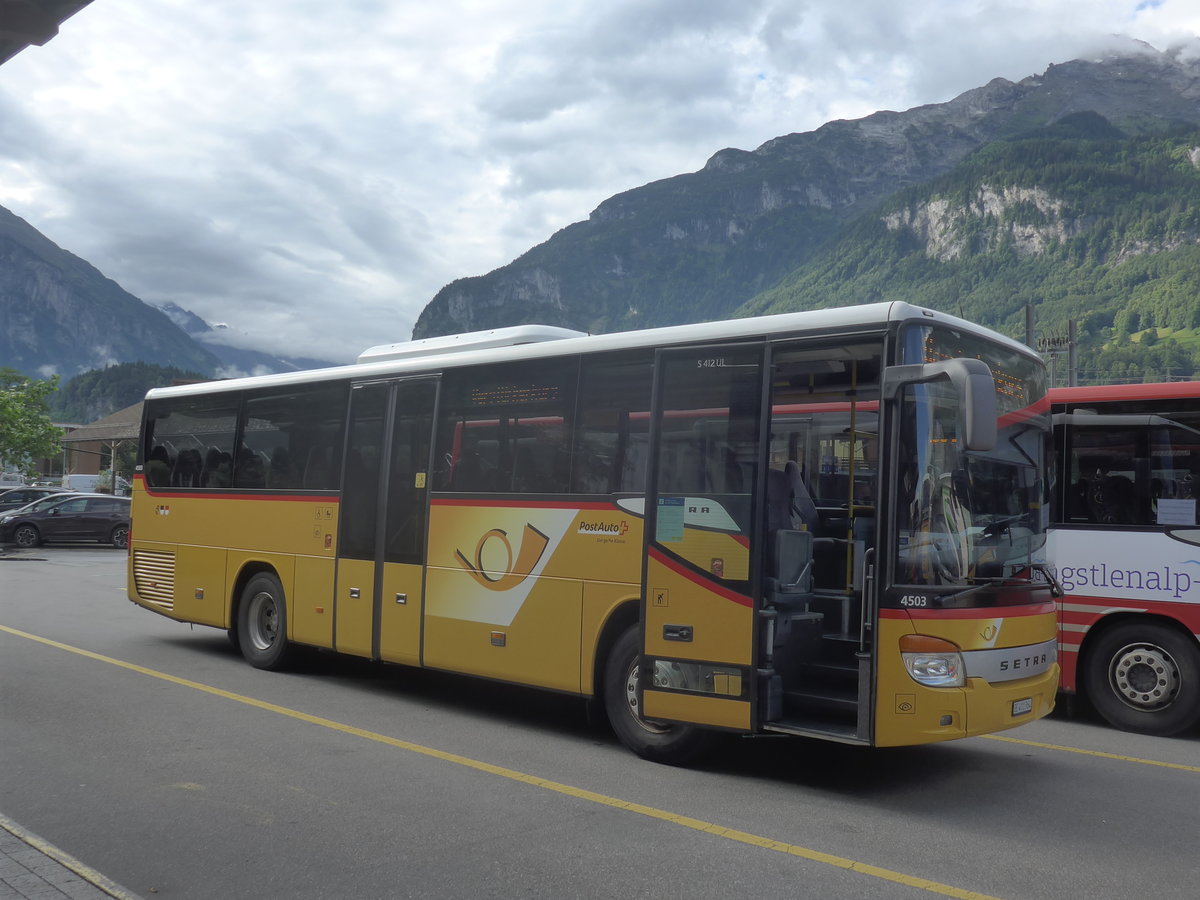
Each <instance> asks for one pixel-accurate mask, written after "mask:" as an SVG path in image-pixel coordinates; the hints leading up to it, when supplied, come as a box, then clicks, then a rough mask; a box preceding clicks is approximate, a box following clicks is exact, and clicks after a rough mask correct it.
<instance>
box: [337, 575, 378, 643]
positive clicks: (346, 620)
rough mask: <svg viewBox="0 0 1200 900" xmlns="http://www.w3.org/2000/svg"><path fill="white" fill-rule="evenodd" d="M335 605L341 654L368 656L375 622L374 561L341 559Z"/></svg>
mask: <svg viewBox="0 0 1200 900" xmlns="http://www.w3.org/2000/svg"><path fill="white" fill-rule="evenodd" d="M355 594H357V596H355ZM333 608H334V649H335V650H337V652H338V653H350V654H352V655H354V656H367V657H369V656H370V655H371V635H372V629H373V628H374V624H375V620H374V616H375V561H374V560H371V559H339V560H338V564H337V594H336V595H335V599H334V602H333Z"/></svg>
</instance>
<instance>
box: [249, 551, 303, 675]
mask: <svg viewBox="0 0 1200 900" xmlns="http://www.w3.org/2000/svg"><path fill="white" fill-rule="evenodd" d="M237 638H238V640H237V643H238V646H239V647H240V648H241V651H242V656H244V657H245V658H246V661H247V662H248V663H250V665H252V666H254V667H255V668H256V669H270V670H278V669H283V668H286V667H287V665H288V664H289V663H290V662H291V661H292V658H293V656H294V651H295V648H294V647H293V645H292V643H291V642H290V641H289V640H288V638H287V603H286V601H285V599H284V596H283V585H282V584H280V583H279V579H278V578H276V577H275V576H274V575H272V574H270V573H268V572H260V573H259V574H258V575H255V576H254V577H253V578H251V579H250V581H249V582H247V584H246V588H245V590H243V591H242V602H241V604H240V605H239V606H238V628H237Z"/></svg>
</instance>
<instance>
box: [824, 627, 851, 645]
mask: <svg viewBox="0 0 1200 900" xmlns="http://www.w3.org/2000/svg"><path fill="white" fill-rule="evenodd" d="M821 639H822V640H826V641H829V642H830V643H833V644H853V645H854V646H855V647H858V641H859V637H858V632H857V631H855V632H847V633H845V634H834V633H832V632H831V633H829V634H823V635H821Z"/></svg>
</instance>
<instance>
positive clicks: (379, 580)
mask: <svg viewBox="0 0 1200 900" xmlns="http://www.w3.org/2000/svg"><path fill="white" fill-rule="evenodd" d="M436 396H437V380H436V379H435V378H416V379H406V380H402V381H395V382H374V383H368V384H362V385H355V386H354V389H353V392H352V395H351V404H350V427H349V429H348V436H347V447H346V453H345V456H344V459H345V462H344V465H345V469H344V474H343V479H342V503H341V514H340V522H341V525H340V532H339V540H338V574H337V596H336V600H335V603H334V609H335V623H336V632H335V636H334V643H335V649H337V650H339V651H341V652H343V653H352V654H355V655H357V656H366V657H370V658H372V659H384V660H388V661H390V662H399V663H407V664H411V665H419V664H420V662H421V616H422V607H423V601H424V580H425V567H424V563H423V558H424V547H425V531H426V528H425V525H426V521H427V516H428V508H429V504H428V496H429V488H428V469H429V460H430V442H431V438H432V432H433V411H434V402H435V399H436Z"/></svg>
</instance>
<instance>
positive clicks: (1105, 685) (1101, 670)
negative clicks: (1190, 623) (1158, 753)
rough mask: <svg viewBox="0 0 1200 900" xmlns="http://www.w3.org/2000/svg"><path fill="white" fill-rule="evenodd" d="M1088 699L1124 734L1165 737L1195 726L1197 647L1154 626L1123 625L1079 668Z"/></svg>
mask: <svg viewBox="0 0 1200 900" xmlns="http://www.w3.org/2000/svg"><path fill="white" fill-rule="evenodd" d="M1083 674H1084V688H1085V690H1086V692H1087V695H1088V699H1089V700H1091V702H1092V705H1093V706H1095V708H1096V711H1097V712H1098V713H1100V715H1102V716H1103V717H1104V718H1105V719H1107V720H1108V721H1109V722H1110V723H1111V724H1113V725H1115V726H1116V727H1118V728H1121V729H1124V730H1125V731H1136V732H1140V733H1142V734H1155V735H1169V734H1178V733H1179V732H1181V731H1186V730H1187V729H1188V728H1191V727H1192V726H1193V725H1195V724H1196V723H1197V722H1200V647H1198V646H1197V644H1196V642H1195V641H1194V640H1190V639H1189V638H1188V637H1186V636H1185V635H1183V634H1180V633H1179V632H1177V631H1175V630H1174V629H1173V628H1170V627H1168V626H1166V625H1163V624H1162V623H1160V622H1145V623H1135V622H1127V623H1125V624H1122V625H1119V626H1117V627H1116V628H1114V629H1112V630H1111V631H1109V632H1108V633H1106V634H1104V635H1102V636H1101V637H1100V640H1099V642H1098V643H1097V644H1096V645H1095V646H1093V647H1092V648H1091V650H1090V651H1089V652H1088V656H1087V660H1086V662H1085V664H1084V673H1083Z"/></svg>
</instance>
